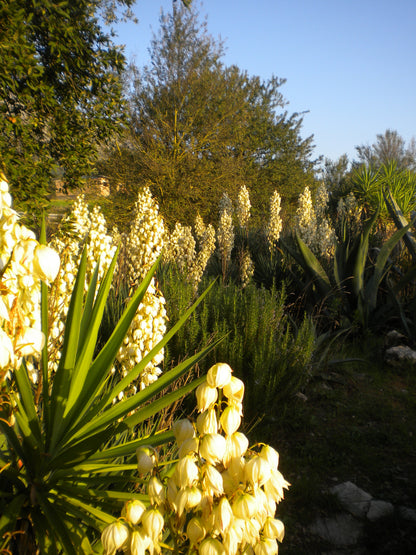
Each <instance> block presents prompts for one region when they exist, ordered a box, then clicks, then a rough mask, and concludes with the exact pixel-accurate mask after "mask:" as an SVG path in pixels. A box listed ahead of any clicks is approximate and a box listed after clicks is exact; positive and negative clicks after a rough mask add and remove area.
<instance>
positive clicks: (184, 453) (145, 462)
mask: <svg viewBox="0 0 416 555" xmlns="http://www.w3.org/2000/svg"><path fill="white" fill-rule="evenodd" d="M243 396H244V383H243V382H242V381H241V380H239V379H238V378H236V377H234V376H232V370H231V368H230V367H229V366H228V365H227V364H223V363H220V364H216V365H214V366H213V367H211V368H210V370H209V371H208V374H207V379H206V381H205V382H204V383H203V384H202V385H200V386H199V387H198V388H197V390H196V397H197V407H198V412H199V415H198V417H197V419H196V422H195V423H192V422H191V421H190V420H188V419H183V420H179V421H177V422H176V423H175V424H174V426H173V433H174V435H175V438H176V443H177V446H178V455H179V460H178V462H177V463H176V464H175V466H174V469H173V472H171V471H170V472H168V473H167V475H166V476H165V477H163V476H162V475H161V473H160V467H159V466H158V457H157V454H156V452H155V450H154V449H153V448H152V447H147V446H144V447H139V449H138V450H137V461H138V470H139V472H140V474H141V475H146V474H147V473H150V472H151V473H152V475H151V477H150V478H149V479H148V481H147V493H148V495H149V500H150V507H148V508H146V506H144V505H143V503H141V502H140V501H137V500H134V501H130V502H129V503H127V504H126V506H125V508H124V510H123V513H122V518H121V519H120V520H118V521H116V522H114V523H112V524H110V525H108V526H107V527H106V528H105V529H104V531H103V533H102V536H101V539H102V543H103V547H104V552H105V554H106V555H110V554H114V553H115V552H116V550H117V549H123V550H125V551H127V552H129V553H131V555H137V554H139V553H140V554H142V553H143V554H144V553H145V552H146V550H147V551H149V553H151V554H152V553H155V552H156V553H159V552H160V549H161V547H160V543H159V542H160V538H161V535H162V533H163V531H164V530H169V531H170V533H171V535H173V541H174V542H175V545H176V547H177V548H178V551H179V552H185V551H186V552H192V553H196V554H200V555H225V554H227V555H236V554H240V553H243V552H247V553H254V554H255V555H275V554H276V553H277V551H278V543H277V541H282V539H283V536H284V525H283V523H282V522H281V521H280V520H278V519H276V518H275V513H276V507H277V504H278V503H279V502H280V500H281V499H282V498H283V493H284V489H285V488H288V486H289V483H288V482H287V481H286V480H285V479H284V477H283V476H282V474H281V473H280V472H279V470H278V464H279V455H278V453H277V452H276V451H275V450H274V449H273V448H272V447H270V446H269V445H265V444H262V445H259V446H256V447H253V448H251V449H250V448H249V442H248V439H247V437H246V436H245V435H244V434H243V433H241V432H239V431H238V429H239V427H240V424H241V416H242V401H243Z"/></svg>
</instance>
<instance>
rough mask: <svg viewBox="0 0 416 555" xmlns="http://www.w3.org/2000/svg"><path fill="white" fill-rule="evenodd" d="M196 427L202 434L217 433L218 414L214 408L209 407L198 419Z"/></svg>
mask: <svg viewBox="0 0 416 555" xmlns="http://www.w3.org/2000/svg"><path fill="white" fill-rule="evenodd" d="M196 429H197V430H198V433H199V434H200V435H204V434H216V433H217V432H218V422H217V415H216V412H215V410H214V409H208V410H206V411H204V412H201V414H200V415H199V416H198V418H197V419H196Z"/></svg>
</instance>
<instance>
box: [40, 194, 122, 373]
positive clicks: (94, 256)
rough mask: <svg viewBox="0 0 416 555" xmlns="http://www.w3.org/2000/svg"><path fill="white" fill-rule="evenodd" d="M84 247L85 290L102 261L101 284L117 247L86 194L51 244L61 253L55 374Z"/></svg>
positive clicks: (52, 312) (52, 315)
mask: <svg viewBox="0 0 416 555" xmlns="http://www.w3.org/2000/svg"><path fill="white" fill-rule="evenodd" d="M84 244H86V245H87V247H88V248H87V267H86V280H85V288H87V287H88V284H89V283H90V279H91V276H92V274H93V272H94V270H95V267H96V265H97V262H98V260H99V261H100V265H99V271H98V283H100V282H101V280H102V278H103V276H104V275H105V272H106V271H107V270H108V268H109V266H110V264H111V261H112V259H113V257H114V254H115V252H116V249H117V246H116V244H115V242H114V240H113V238H112V236H111V235H109V234H108V233H107V225H106V221H105V218H104V216H103V214H102V213H101V211H100V209H99V207H97V206H96V207H95V208H94V209H93V210H92V212H90V210H89V208H88V205H87V203H86V201H85V198H84V195H79V196H78V197H77V198H76V199H75V201H74V204H73V206H72V209H71V211H70V213H69V214H68V216H66V217H65V219H64V220H63V221H62V223H61V226H60V230H59V231H58V233H57V235H56V236H55V237H54V238H53V239H52V241H51V243H50V245H51V246H52V247H53V248H55V249H56V250H57V251H58V252H60V253H61V258H62V264H61V268H60V271H59V274H58V277H57V279H56V280H55V283H54V284H53V287H52V290H51V294H50V296H49V319H50V329H49V338H48V347H49V352H50V355H51V356H50V357H49V370H50V371H55V370H56V368H57V367H58V363H59V359H60V355H61V347H62V341H63V334H64V329H65V322H66V317H67V313H68V308H69V303H70V300H71V295H72V291H73V287H74V284H75V276H76V275H77V272H78V267H79V263H80V258H81V254H82V249H83V245H84Z"/></svg>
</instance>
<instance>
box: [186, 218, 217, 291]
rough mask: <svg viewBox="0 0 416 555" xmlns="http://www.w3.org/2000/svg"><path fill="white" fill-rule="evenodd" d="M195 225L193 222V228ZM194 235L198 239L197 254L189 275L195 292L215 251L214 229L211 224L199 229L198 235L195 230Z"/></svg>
mask: <svg viewBox="0 0 416 555" xmlns="http://www.w3.org/2000/svg"><path fill="white" fill-rule="evenodd" d="M196 225H197V224H196V222H195V228H196ZM202 229H203V231H202ZM195 233H196V235H197V238H198V252H197V255H196V258H195V260H194V263H193V265H192V268H191V272H190V275H191V276H192V283H193V284H194V289H195V290H196V289H197V287H198V284H199V282H200V281H201V279H202V276H203V274H204V272H205V268H206V266H207V264H208V261H209V259H210V258H211V256H212V254H213V253H214V251H215V229H214V227H213V226H212V225H211V224H208V225H207V226H205V225H204V226H203V228H201V229H200V234H198V233H197V232H196V229H195Z"/></svg>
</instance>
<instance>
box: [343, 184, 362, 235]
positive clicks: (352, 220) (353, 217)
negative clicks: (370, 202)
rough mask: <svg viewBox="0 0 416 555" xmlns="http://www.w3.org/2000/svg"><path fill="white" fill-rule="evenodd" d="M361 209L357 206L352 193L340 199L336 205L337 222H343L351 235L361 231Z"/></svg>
mask: <svg viewBox="0 0 416 555" xmlns="http://www.w3.org/2000/svg"><path fill="white" fill-rule="evenodd" d="M362 211H363V208H362V206H360V205H359V204H358V201H357V199H356V198H355V195H354V193H349V194H348V195H347V196H346V197H344V198H340V199H339V201H338V205H337V216H338V221H340V222H342V221H345V222H346V223H347V224H348V229H350V230H351V231H352V233H353V234H355V233H358V232H359V231H360V230H361V229H362V222H361V215H362Z"/></svg>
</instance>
